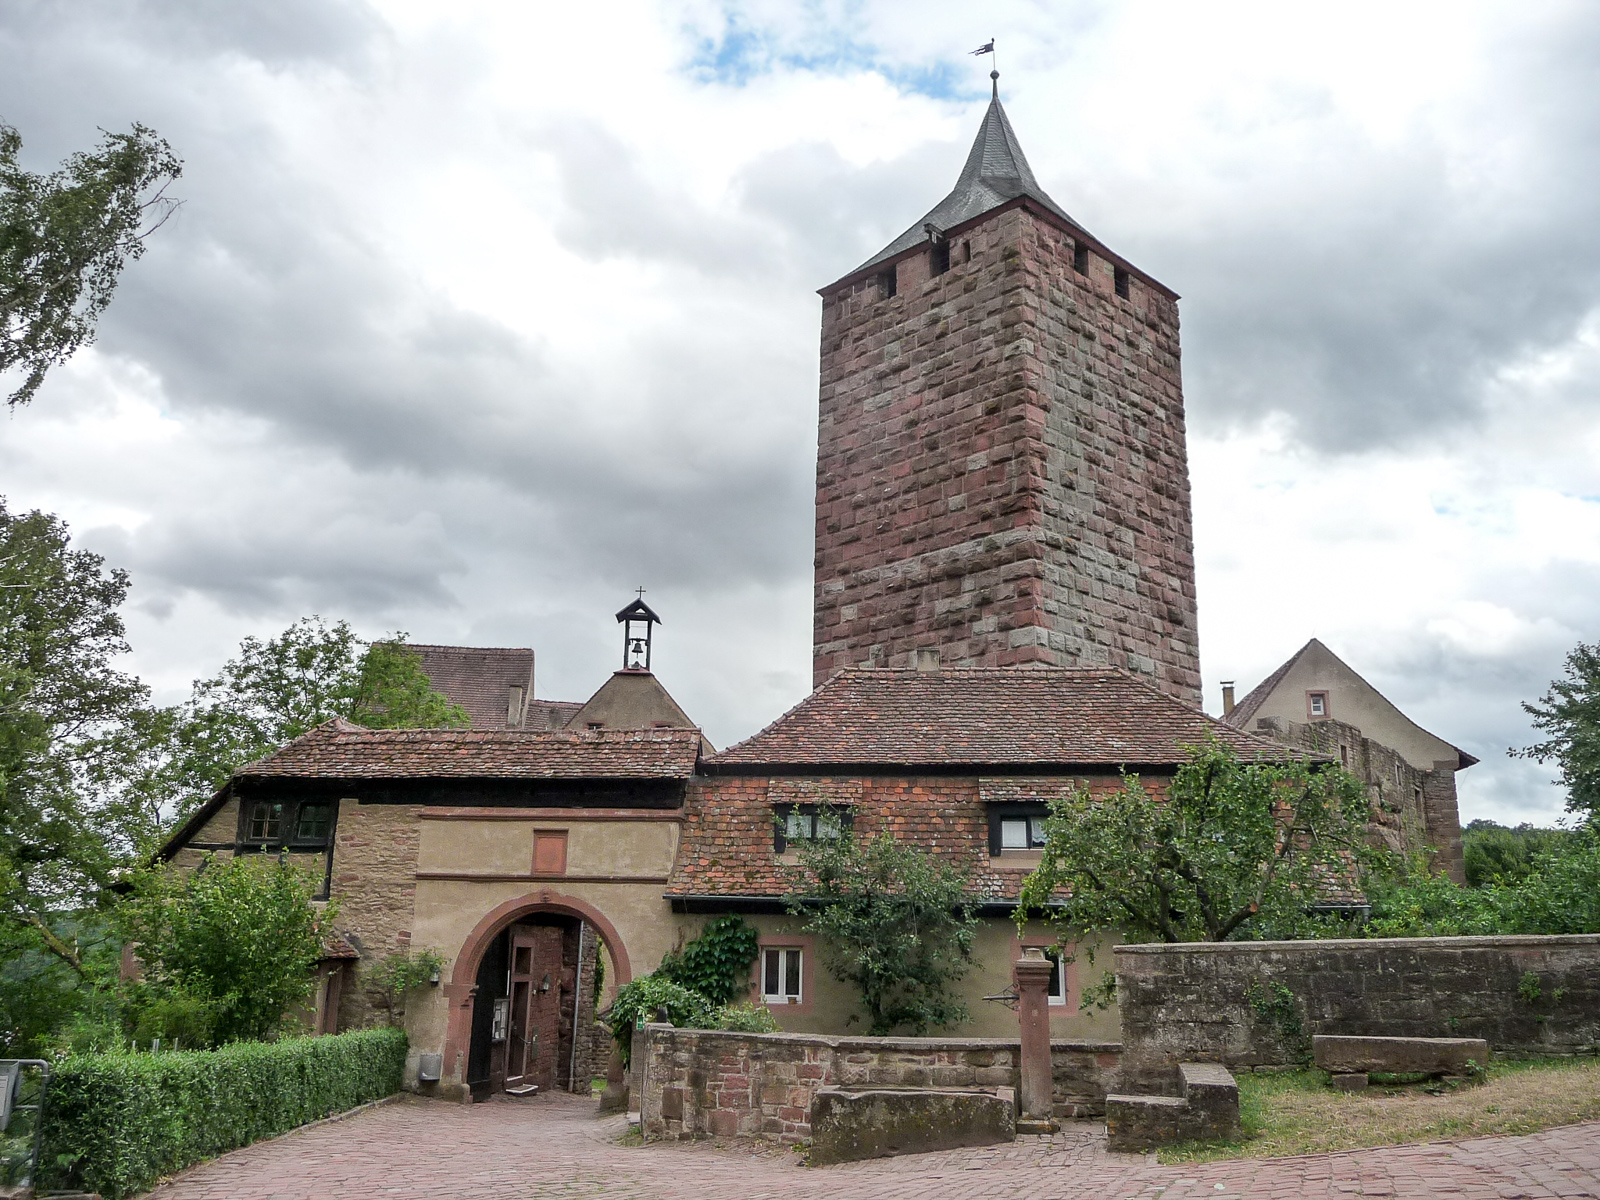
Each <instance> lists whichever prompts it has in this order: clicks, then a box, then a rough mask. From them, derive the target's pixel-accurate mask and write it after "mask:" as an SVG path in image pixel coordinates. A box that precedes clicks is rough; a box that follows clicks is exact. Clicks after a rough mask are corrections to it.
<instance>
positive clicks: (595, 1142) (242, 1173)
mask: <svg viewBox="0 0 1600 1200" xmlns="http://www.w3.org/2000/svg"><path fill="white" fill-rule="evenodd" d="M624 1129H625V1124H624V1120H623V1118H620V1117H613V1118H607V1119H603V1120H598V1119H596V1118H595V1116H594V1106H593V1102H592V1101H589V1100H584V1099H579V1098H577V1097H571V1096H563V1095H553V1096H547V1097H539V1098H536V1099H532V1100H523V1101H515V1100H509V1099H504V1098H499V1099H496V1100H495V1101H493V1102H491V1103H488V1104H476V1105H470V1106H468V1105H455V1104H445V1103H442V1102H439V1101H427V1100H417V1099H414V1098H406V1099H403V1100H400V1101H398V1102H396V1103H393V1104H387V1105H382V1106H380V1107H377V1108H373V1109H369V1110H366V1111H364V1112H360V1113H357V1114H355V1115H354V1116H352V1117H350V1118H349V1119H347V1120H343V1121H333V1122H328V1123H325V1124H322V1125H317V1126H313V1127H311V1128H308V1129H305V1130H301V1131H299V1132H297V1133H292V1134H290V1135H288V1136H287V1137H283V1138H278V1139H276V1140H275V1141H271V1142H262V1143H259V1144H257V1145H255V1146H249V1147H246V1148H245V1149H243V1150H236V1151H234V1152H233V1153H232V1154H227V1155H224V1156H223V1157H222V1158H219V1159H217V1160H215V1161H214V1162H210V1163H205V1164H202V1165H201V1166H197V1167H193V1168H191V1169H190V1170H188V1171H186V1172H184V1173H183V1174H181V1175H179V1176H178V1177H177V1178H175V1179H173V1180H171V1181H170V1182H168V1183H166V1184H164V1185H163V1186H161V1187H159V1188H157V1189H156V1190H155V1191H154V1192H152V1193H150V1197H149V1200H311V1198H313V1197H315V1198H317V1200H323V1198H325V1197H335V1198H336V1200H405V1198H408V1197H424V1196H426V1197H446V1196H448V1197H454V1198H459V1200H502V1198H510V1197H550V1198H557V1197H560V1198H568V1197H589V1196H604V1197H607V1198H608V1200H609V1198H611V1197H616V1198H618V1200H645V1198H649V1200H766V1198H769V1197H770V1198H772V1200H780V1198H781V1200H812V1198H815V1200H822V1198H823V1197H828V1198H830V1200H850V1198H851V1197H874V1198H878V1197H881V1198H884V1200H942V1198H945V1197H951V1198H956V1200H974V1198H976V1197H983V1198H985V1200H988V1198H990V1197H1024V1196H1026V1197H1050V1198H1059V1200H1073V1198H1077V1197H1084V1198H1085V1200H1087V1198H1091V1197H1092V1198H1095V1200H1099V1198H1101V1197H1106V1198H1120V1197H1129V1198H1135V1197H1136V1198H1137V1200H1155V1198H1160V1200H1197V1198H1198V1197H1208V1198H1210V1200H1243V1198H1244V1197H1260V1198H1265V1200H1283V1198H1287V1197H1299V1196H1321V1197H1340V1198H1343V1197H1348V1196H1388V1197H1393V1198H1395V1200H1401V1198H1406V1197H1433V1196H1449V1197H1452V1198H1455V1200H1523V1198H1526V1200H1535V1198H1542V1197H1556V1196H1559V1197H1563V1198H1565V1200H1576V1198H1578V1197H1591V1198H1595V1200H1600V1122H1589V1123H1588V1124H1584V1125H1570V1126H1567V1127H1565V1128H1562V1129H1552V1130H1547V1131H1545V1132H1544V1133H1536V1134H1531V1135H1529V1136H1526V1137H1498V1138H1476V1139H1473V1140H1471V1141H1462V1142H1433V1143H1429V1144H1427V1145H1420V1146H1392V1147H1388V1148H1385V1149H1379V1150H1363V1151H1351V1152H1347V1153H1342V1154H1315V1155H1307V1156H1305V1157H1302V1158H1282V1159H1240V1160H1235V1161H1232V1162H1218V1163H1208V1164H1205V1165H1198V1166H1196V1165H1187V1166H1176V1167H1163V1166H1160V1165H1158V1164H1157V1163H1156V1162H1155V1160H1154V1158H1153V1157H1150V1156H1145V1155H1135V1154H1112V1153H1109V1152H1108V1151H1107V1150H1106V1148H1105V1133H1104V1128H1103V1127H1102V1126H1099V1125H1092V1124H1089V1123H1086V1122H1085V1123H1072V1124H1070V1125H1069V1126H1068V1127H1067V1129H1065V1130H1063V1131H1062V1132H1061V1133H1059V1134H1056V1135H1054V1136H1052V1137H1025V1138H1019V1139H1018V1140H1017V1142H1016V1143H1014V1144H1013V1145H1009V1146H996V1147H989V1148H985V1149H981V1150H956V1151H948V1152H943V1153H938V1154H919V1155H909V1156H906V1157H903V1158H890V1159H878V1160H875V1161H872V1162H865V1163H850V1164H846V1165H842V1166H836V1167H825V1168H806V1167H804V1166H801V1165H800V1163H799V1161H798V1159H797V1158H796V1156H795V1155H794V1154H793V1153H791V1152H790V1151H787V1150H783V1149H779V1148H777V1147H774V1146H770V1145H766V1144H760V1143H756V1144H750V1143H729V1144H725V1145H718V1144H707V1143H704V1142H701V1143H667V1144H659V1143H658V1144H654V1145H649V1146H627V1145H620V1144H618V1142H617V1140H616V1139H617V1138H618V1137H619V1135H620V1134H622V1132H623V1131H624Z"/></svg>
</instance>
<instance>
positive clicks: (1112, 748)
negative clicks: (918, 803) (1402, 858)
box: [701, 667, 1315, 774]
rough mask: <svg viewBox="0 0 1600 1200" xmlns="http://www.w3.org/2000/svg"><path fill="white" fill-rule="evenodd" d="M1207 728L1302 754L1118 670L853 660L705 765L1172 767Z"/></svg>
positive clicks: (1274, 756)
mask: <svg viewBox="0 0 1600 1200" xmlns="http://www.w3.org/2000/svg"><path fill="white" fill-rule="evenodd" d="M1210 737H1216V738H1218V739H1220V740H1221V741H1222V742H1224V743H1225V744H1227V745H1229V746H1231V747H1232V748H1233V749H1234V750H1235V751H1236V752H1237V753H1238V754H1239V755H1240V756H1241V757H1244V758H1247V759H1250V760H1272V761H1278V760H1282V759H1284V758H1285V757H1289V756H1291V755H1293V754H1295V753H1297V752H1295V751H1291V750H1289V749H1287V748H1286V747H1285V746H1284V745H1283V744H1282V743H1279V742H1276V741H1274V740H1272V739H1270V738H1264V737H1259V736H1257V735H1255V734H1251V733H1246V732H1244V731H1242V730H1239V729H1235V728H1233V727H1232V726H1229V725H1224V724H1223V723H1222V722H1220V721H1217V720H1214V719H1212V718H1211V717H1208V716H1206V715H1205V714H1204V713H1202V712H1199V711H1198V710H1196V709H1192V708H1190V707H1189V706H1188V705H1186V704H1184V703H1182V702H1181V701H1179V700H1175V699H1173V698H1172V697H1171V696H1168V695H1167V694H1166V693H1164V692H1161V691H1158V690H1156V688H1154V687H1152V686H1151V685H1150V684H1148V683H1146V682H1145V681H1144V680H1142V679H1140V678H1138V677H1137V676H1134V675H1131V674H1129V673H1128V672H1126V671H1119V670H1115V669H1112V668H1099V667H1084V668H1034V667H954V668H945V669H943V670H939V671H926V672H924V671H917V670H914V669H910V668H905V669H886V668H879V667H849V668H846V669H845V670H843V671H840V672H839V673H838V674H836V675H834V676H833V677H832V678H831V679H829V680H828V681H827V682H826V683H824V684H823V685H822V686H821V687H819V688H818V689H817V690H816V691H814V692H812V693H811V695H809V696H807V697H806V698H805V699H804V700H802V701H801V702H800V703H799V704H798V705H796V706H795V707H794V708H792V709H790V710H789V711H788V712H787V713H785V714H784V715H783V716H781V717H779V718H778V719H777V720H776V721H774V722H773V723H772V724H771V725H768V726H767V727H766V728H765V729H763V730H762V731H761V732H760V733H758V734H756V735H755V736H754V737H751V738H748V739H746V740H745V741H743V742H740V743H739V744H738V745H736V746H730V747H729V748H728V749H727V750H724V751H723V752H722V753H720V754H716V755H712V756H711V757H710V758H708V759H705V760H704V761H703V762H702V763H701V770H702V771H703V772H704V773H707V774H744V773H751V768H756V767H761V768H806V769H811V770H814V769H816V768H822V767H833V766H837V767H866V766H872V767H908V768H917V767H937V768H952V767H964V766H971V767H974V768H981V769H982V770H983V771H984V772H988V771H992V770H994V769H996V768H1002V767H1008V766H1009V767H1014V768H1022V769H1037V768H1042V767H1104V768H1108V769H1112V770H1115V769H1116V768H1118V767H1121V766H1124V765H1126V766H1130V767H1135V766H1139V767H1157V766H1174V767H1175V766H1177V765H1178V764H1181V763H1182V762H1184V761H1185V760H1186V759H1187V757H1188V753H1187V749H1186V748H1187V747H1190V746H1197V745H1200V744H1202V743H1204V742H1205V741H1206V739H1207V738H1210ZM1312 757H1315V756H1312ZM791 773H793V772H792V771H791Z"/></svg>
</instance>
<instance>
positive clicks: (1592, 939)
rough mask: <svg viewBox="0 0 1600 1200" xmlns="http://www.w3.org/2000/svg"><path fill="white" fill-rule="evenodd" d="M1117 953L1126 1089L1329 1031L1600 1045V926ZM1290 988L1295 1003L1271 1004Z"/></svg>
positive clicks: (1298, 1050)
mask: <svg viewBox="0 0 1600 1200" xmlns="http://www.w3.org/2000/svg"><path fill="white" fill-rule="evenodd" d="M1115 959H1116V968H1117V998H1118V1002H1119V1005H1120V1008H1121V1017H1122V1042H1123V1046H1124V1047H1125V1049H1124V1053H1123V1056H1122V1063H1123V1071H1124V1077H1123V1079H1122V1080H1121V1081H1120V1083H1119V1088H1120V1089H1121V1090H1146V1091H1162V1090H1164V1089H1166V1088H1168V1087H1169V1086H1170V1084H1171V1081H1172V1080H1173V1079H1174V1078H1175V1069H1176V1066H1177V1064H1178V1063H1180V1062H1220V1063H1224V1064H1226V1065H1228V1066H1240V1067H1248V1066H1255V1065H1261V1064H1271V1063H1286V1062H1292V1061H1296V1060H1297V1059H1298V1058H1300V1057H1301V1056H1304V1055H1307V1054H1309V1051H1310V1038H1311V1037H1312V1036H1313V1035H1315V1034H1338V1035H1348V1036H1362V1035H1367V1036H1386V1037H1479V1038H1484V1039H1486V1040H1487V1041H1488V1043H1489V1045H1490V1047H1491V1048H1492V1049H1494V1050H1495V1051H1496V1052H1498V1053H1512V1054H1574V1053H1595V1052H1596V1051H1597V1049H1600V1046H1597V1043H1600V935H1596V934H1583V935H1571V936H1561V937H1473V938H1373V939H1371V940H1358V939H1349V940H1329V941H1306V942H1223V943H1188V944H1184V945H1175V946H1167V945H1152V946H1119V947H1117V949H1116V951H1115ZM1530 978H1531V980H1532V983H1533V984H1534V985H1536V988H1537V994H1536V995H1535V994H1534V989H1533V988H1532V987H1530V986H1529V985H1528V984H1527V983H1525V980H1528V979H1530ZM1279 987H1282V988H1284V989H1287V992H1288V994H1289V996H1290V997H1292V1001H1291V1002H1290V1003H1289V1004H1281V1003H1280V1004H1277V1010H1278V1011H1277V1012H1271V1011H1263V1009H1264V1008H1266V1009H1270V1008H1272V1007H1273V1005H1274V1002H1275V1001H1278V1000H1281V993H1279V992H1278V991H1277V989H1278V988H1279ZM1252 997H1254V998H1255V1003H1252Z"/></svg>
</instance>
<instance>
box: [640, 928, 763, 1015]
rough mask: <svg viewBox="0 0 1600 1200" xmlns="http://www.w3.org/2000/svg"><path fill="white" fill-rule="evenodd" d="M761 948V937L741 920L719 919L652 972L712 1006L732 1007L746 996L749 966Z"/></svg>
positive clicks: (670, 955)
mask: <svg viewBox="0 0 1600 1200" xmlns="http://www.w3.org/2000/svg"><path fill="white" fill-rule="evenodd" d="M760 949H761V942H760V936H759V935H758V934H757V933H756V931H755V929H754V928H753V927H752V926H751V925H750V924H749V923H748V922H747V921H745V919H744V918H743V917H739V916H728V917H718V918H717V919H716V920H715V921H712V922H710V923H709V924H707V925H706V927H705V928H704V929H702V930H701V931H700V936H699V937H697V938H695V939H694V940H693V941H692V942H690V943H689V944H688V945H686V946H685V947H684V948H683V949H682V950H679V951H677V952H676V953H673V954H669V955H667V956H666V957H665V958H663V959H662V960H661V965H660V966H659V967H657V968H656V970H655V973H656V975H657V977H658V978H662V979H670V980H671V981H672V982H673V983H679V984H682V985H683V986H684V987H686V988H689V989H690V990H691V991H696V992H699V993H700V994H701V995H702V996H704V997H705V998H706V999H707V1000H709V1001H711V1003H712V1004H713V1005H721V1004H731V1003H733V1002H734V1001H735V1000H742V999H744V998H745V997H747V996H748V995H749V992H750V964H751V963H753V962H755V961H756V955H757V953H759V952H760Z"/></svg>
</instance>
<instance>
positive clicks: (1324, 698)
mask: <svg viewBox="0 0 1600 1200" xmlns="http://www.w3.org/2000/svg"><path fill="white" fill-rule="evenodd" d="M1310 700H1311V710H1310V711H1311V715H1312V716H1313V717H1325V716H1327V715H1328V693H1327V692H1312V693H1310Z"/></svg>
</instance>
